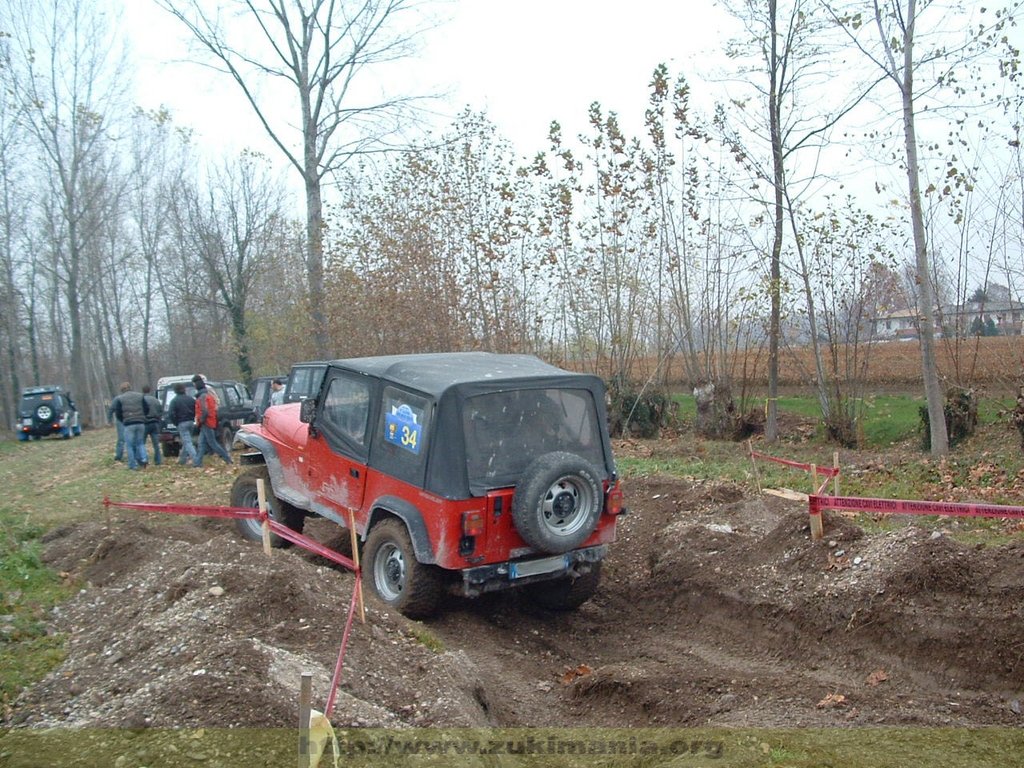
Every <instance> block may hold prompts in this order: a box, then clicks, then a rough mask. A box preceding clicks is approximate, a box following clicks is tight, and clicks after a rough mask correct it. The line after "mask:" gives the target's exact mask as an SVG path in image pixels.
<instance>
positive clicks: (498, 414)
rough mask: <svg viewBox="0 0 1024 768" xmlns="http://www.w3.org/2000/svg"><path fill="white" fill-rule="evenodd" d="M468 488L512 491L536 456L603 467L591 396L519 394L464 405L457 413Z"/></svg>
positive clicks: (570, 391) (528, 391) (549, 391)
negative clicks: (561, 455)
mask: <svg viewBox="0 0 1024 768" xmlns="http://www.w3.org/2000/svg"><path fill="white" fill-rule="evenodd" d="M462 423H463V431H464V433H465V435H466V462H467V469H468V473H469V483H470V486H471V487H488V488H496V487H501V486H506V485H512V484H514V483H515V482H516V480H517V478H518V477H519V475H521V474H522V472H523V470H525V469H526V467H527V466H529V464H530V463H531V462H532V461H533V460H534V459H536V458H537V457H538V456H542V455H543V454H545V453H551V452H552V451H568V452H569V453H574V454H576V455H577V456H580V457H582V458H584V459H586V460H587V461H589V462H591V463H592V464H593V465H594V466H595V467H596V468H597V469H598V470H600V469H601V468H602V467H603V466H604V449H603V446H602V445H601V431H600V429H599V428H598V422H597V409H596V407H595V405H594V398H593V395H592V394H591V393H590V391H589V390H585V389H521V390H513V391H508V392H492V393H489V394H485V395H477V396H475V397H471V398H469V399H467V400H466V403H465V405H464V406H463V410H462Z"/></svg>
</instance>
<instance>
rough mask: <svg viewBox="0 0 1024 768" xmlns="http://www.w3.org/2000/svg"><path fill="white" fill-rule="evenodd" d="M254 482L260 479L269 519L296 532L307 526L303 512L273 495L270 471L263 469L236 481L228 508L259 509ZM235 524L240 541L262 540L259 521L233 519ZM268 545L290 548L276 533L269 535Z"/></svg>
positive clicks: (239, 477)
mask: <svg viewBox="0 0 1024 768" xmlns="http://www.w3.org/2000/svg"><path fill="white" fill-rule="evenodd" d="M257 480H263V492H264V493H265V494H266V497H267V507H268V508H269V509H268V513H269V516H270V518H271V519H272V520H276V521H277V522H279V523H281V524H282V525H285V526H287V527H288V528H291V529H292V530H293V531H295V532H296V533H302V528H303V526H304V525H305V523H306V515H305V513H304V512H303V511H302V510H301V509H297V508H295V507H293V506H292V505H291V504H288V503H287V502H284V501H281V500H280V499H278V498H277V497H276V496H274V491H273V488H272V486H271V485H270V470H268V469H267V467H266V466H262V467H253V468H252V469H250V470H248V471H246V472H243V473H242V474H240V475H239V476H238V477H237V478H236V480H235V484H234V485H233V486H231V506H232V507H251V508H253V509H259V507H260V499H259V489H258V488H257V485H256V481H257ZM235 523H236V524H237V525H238V532H239V534H241V536H242V538H243V539H246V540H247V541H262V540H263V526H262V525H261V524H260V521H259V520H253V519H250V518H244V519H242V518H239V519H238V520H235ZM270 544H271V546H274V547H281V548H284V547H289V546H291V542H290V541H287V540H286V539H282V538H281V537H280V536H278V535H277V534H275V533H271V534H270Z"/></svg>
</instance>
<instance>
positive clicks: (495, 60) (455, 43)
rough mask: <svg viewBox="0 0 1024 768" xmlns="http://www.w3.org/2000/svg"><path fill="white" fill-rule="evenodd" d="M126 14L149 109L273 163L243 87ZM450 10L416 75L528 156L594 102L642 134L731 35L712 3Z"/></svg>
mask: <svg viewBox="0 0 1024 768" xmlns="http://www.w3.org/2000/svg"><path fill="white" fill-rule="evenodd" d="M212 2H214V0H211V3H212ZM125 6H126V8H125V12H124V14H123V15H122V16H121V18H120V22H119V23H120V24H122V25H123V28H124V30H125V31H126V32H127V33H128V34H129V36H130V38H131V40H132V44H133V47H134V49H135V53H136V56H137V57H138V59H139V62H140V67H139V70H138V73H137V74H138V80H139V85H140V89H141V90H140V95H139V100H140V102H141V103H142V105H143V106H144V107H147V108H155V107H157V106H160V105H161V104H163V105H166V106H168V107H170V108H171V109H172V110H173V112H174V114H175V119H176V121H177V122H178V123H179V124H183V125H188V126H191V127H193V128H195V129H196V131H197V132H198V134H199V136H200V140H201V141H202V142H203V143H204V144H206V145H207V146H211V148H213V147H225V148H230V147H234V148H237V149H241V148H242V147H241V146H239V145H242V146H244V145H246V144H255V145H257V146H258V147H259V148H261V149H264V150H265V151H268V152H269V151H272V150H270V149H269V145H267V144H266V143H265V140H264V139H263V137H262V134H261V130H262V129H260V128H259V126H258V125H257V124H256V121H255V118H254V117H253V115H252V114H251V110H250V109H249V107H248V106H247V104H245V102H244V101H243V100H242V98H241V96H240V95H239V94H238V93H236V87H235V86H234V84H233V83H228V82H225V80H226V78H224V79H221V78H220V77H215V76H213V75H212V74H211V73H210V72H209V71H208V70H207V71H204V70H202V69H200V68H198V67H195V66H191V65H188V64H186V63H182V62H181V61H180V60H181V59H183V58H185V57H186V56H187V49H186V47H185V40H187V37H186V35H185V32H184V27H183V26H182V25H180V23H179V22H177V21H176V20H175V19H173V18H172V17H170V16H169V15H168V14H166V13H165V12H163V11H161V10H160V9H159V8H157V7H156V6H155V4H154V3H153V0H125ZM448 8H449V10H450V14H449V15H450V19H451V20H450V21H449V22H448V23H447V24H445V25H443V26H442V27H440V28H439V29H437V30H436V31H434V32H433V33H431V34H430V36H429V37H428V38H427V45H426V49H425V51H424V53H423V55H422V57H421V59H420V60H418V61H417V62H415V63H412V62H411V63H410V67H415V72H416V75H417V77H418V79H419V80H420V81H421V82H422V84H423V87H424V88H430V87H431V83H433V84H435V86H434V87H435V90H437V89H445V90H450V91H451V92H452V97H451V100H450V103H449V105H448V107H447V111H448V113H449V114H451V115H454V114H455V113H457V112H459V111H460V110H461V109H462V108H463V107H465V106H467V105H468V106H470V107H472V108H473V109H475V110H486V112H487V113H488V115H489V116H490V118H491V120H492V121H493V122H494V123H496V124H497V126H498V128H499V129H500V131H501V133H502V134H503V135H504V136H506V137H507V138H509V139H510V140H511V141H512V142H513V144H514V146H515V148H516V150H517V151H518V152H520V153H522V154H526V155H532V154H533V153H534V152H535V151H537V150H539V149H541V148H544V147H545V145H546V136H547V129H548V125H549V124H550V122H551V121H552V120H553V119H557V120H558V121H559V122H560V123H561V124H562V126H563V129H564V131H565V133H566V134H567V135H569V136H571V135H574V134H576V133H578V132H580V131H585V130H586V128H587V126H586V119H587V109H588V107H589V105H590V103H591V102H593V101H595V100H596V101H598V102H600V103H601V105H602V106H603V107H604V109H605V110H606V111H616V112H618V113H619V116H620V119H621V120H622V122H623V125H624V127H625V128H626V130H627V132H628V133H630V134H636V133H638V132H640V131H641V130H642V119H643V111H644V109H645V107H646V104H647V96H648V88H647V84H648V82H649V81H650V77H651V73H652V72H653V70H654V67H655V66H656V65H657V64H659V63H662V62H664V63H665V64H667V65H668V66H669V70H670V73H671V75H672V76H673V77H674V76H675V75H676V74H678V73H680V72H685V73H687V75H688V77H691V79H693V78H692V76H691V73H692V72H693V71H695V68H697V67H701V68H707V66H708V63H709V61H710V59H711V57H712V55H713V54H715V53H716V52H720V50H721V46H722V42H723V41H724V39H725V37H726V34H727V32H726V30H727V26H726V25H727V23H728V21H727V17H726V16H725V15H724V14H723V12H722V11H721V9H719V8H717V7H716V5H715V3H714V2H712V0H673V1H672V2H665V0H631V2H629V3H623V2H621V0H614V1H613V0H457V1H456V2H453V3H451V4H450V5H449V6H448ZM439 122H440V123H441V126H440V127H444V126H445V125H446V124H447V123H446V122H445V121H444V120H440V121H439Z"/></svg>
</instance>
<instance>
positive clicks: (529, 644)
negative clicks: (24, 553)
mask: <svg viewBox="0 0 1024 768" xmlns="http://www.w3.org/2000/svg"><path fill="white" fill-rule="evenodd" d="M627 492H628V494H629V500H630V504H629V506H630V514H629V515H628V516H626V517H624V518H623V519H622V520H621V525H620V530H619V534H620V536H619V541H618V542H617V543H616V544H615V545H614V546H613V547H612V548H611V555H610V558H609V560H608V561H607V564H606V568H605V576H604V581H603V582H602V585H601V588H600V589H599V591H598V593H597V595H596V596H595V597H594V599H593V600H591V601H590V602H589V603H587V604H586V605H584V606H583V607H582V608H581V609H580V610H578V611H576V612H573V613H569V614H559V613H551V612H547V611H543V610H541V609H538V608H536V607H534V606H530V605H523V604H520V603H519V601H518V599H517V597H516V595H515V594H514V593H507V594H497V595H491V596H486V597H485V598H483V599H479V600H463V599H458V598H451V599H450V600H449V601H448V604H447V605H446V606H445V611H444V613H443V614H442V615H441V616H439V617H438V618H436V619H434V620H431V621H429V622H411V621H408V620H406V619H405V618H404V617H402V616H399V615H395V614H393V613H390V612H388V611H386V610H383V609H382V608H381V606H380V604H378V603H376V602H374V601H373V600H372V598H370V597H369V595H368V602H367V609H368V610H367V621H366V624H360V623H358V621H357V622H356V624H354V627H353V633H352V636H351V639H350V642H349V646H348V649H347V655H346V658H345V669H344V672H343V675H342V684H341V691H340V694H339V698H338V703H337V709H336V711H335V713H334V718H333V720H334V721H335V723H336V724H339V725H342V726H348V725H352V726H385V727H406V726H419V725H435V726H466V727H478V726H551V727H558V726H614V727H625V726H633V727H655V726H696V725H749V726H765V727H771V726H796V725H829V726H835V725H842V726H857V725H879V724H885V725H897V724H922V725H955V726H982V725H996V724H999V725H1021V724H1022V722H1024V720H1022V716H1021V714H1020V712H1021V704H1020V700H1021V698H1022V696H1024V664H1022V663H1021V659H1022V657H1024V641H1022V640H1021V639H1020V626H1021V619H1022V616H1024V568H1022V565H1024V544H1013V545H1008V546H1005V547H990V548H976V547H970V546H967V545H964V544H961V543H958V542H957V541H954V540H953V539H952V538H950V537H949V536H947V535H945V534H943V533H941V532H932V531H926V530H923V529H920V528H917V527H915V526H914V525H912V524H908V525H906V526H904V527H900V528H896V529H894V530H891V531H887V532H885V533H871V534H868V533H865V532H864V531H863V530H861V529H860V528H859V527H857V526H856V525H854V524H853V523H852V522H850V521H849V520H848V519H846V518H844V517H840V516H832V517H830V516H826V518H825V530H826V536H825V538H824V539H823V540H821V541H818V542H814V543H812V542H811V541H810V532H809V526H808V516H807V512H806V507H805V506H803V505H801V504H799V503H797V502H791V501H787V500H784V499H780V498H777V497H773V496H763V497H761V496H758V497H746V496H744V493H743V489H742V488H740V487H739V486H735V485H731V484H715V483H703V482H699V481H694V480H680V479H675V478H666V477H655V478H636V479H632V480H630V481H629V484H628V486H627ZM308 530H309V532H310V534H311V535H313V536H314V537H316V538H319V539H320V540H322V541H332V542H335V543H337V541H338V538H337V529H335V528H333V527H332V525H331V524H330V523H327V522H326V521H321V520H316V521H310V523H309V526H308ZM46 546H47V550H46V557H47V560H48V562H49V563H50V564H51V565H52V566H53V567H54V568H55V569H57V570H60V571H65V572H68V573H70V574H72V577H73V578H74V579H76V580H77V583H78V584H79V585H80V587H81V588H80V591H79V592H78V594H77V595H76V596H75V597H74V598H73V599H71V600H70V601H68V603H67V604H65V605H63V606H61V608H60V610H59V612H58V613H57V614H56V615H55V616H54V617H53V625H54V629H55V631H60V632H64V633H66V634H67V637H68V656H67V660H66V661H65V663H64V664H63V665H62V666H60V667H59V668H57V669H56V670H54V671H53V673H51V674H50V675H49V676H48V677H47V678H46V679H45V680H44V681H42V682H41V683H39V684H38V685H36V686H34V687H33V688H32V689H31V690H29V691H26V692H25V693H24V694H23V695H22V697H21V698H20V699H19V700H18V701H17V702H16V704H15V707H14V711H13V715H12V719H11V723H12V724H16V725H26V726H47V725H57V724H63V725H101V726H130V727H133V728H137V727H145V726H214V725H237V726H253V727H255V726H282V725H283V726H290V725H291V724H293V723H294V722H295V721H296V719H297V705H298V701H297V698H298V697H297V691H298V682H299V675H300V673H301V672H303V671H308V672H311V673H312V674H313V675H314V705H315V706H321V707H322V706H323V702H324V700H325V699H326V696H327V689H328V686H329V683H330V678H331V674H332V671H333V666H334V663H335V660H336V658H337V653H338V648H339V645H340V643H341V638H342V631H343V628H344V621H345V616H346V612H347V609H348V604H349V600H350V598H351V594H352V589H353V585H354V577H353V576H352V575H351V574H349V573H347V572H345V571H343V570H340V569H337V568H334V567H331V566H329V565H328V564H326V563H324V561H323V560H321V559H319V558H316V557H313V556H312V555H309V554H307V553H304V552H302V551H300V550H296V549H292V550H287V551H276V552H275V553H274V555H273V557H270V558H267V557H266V556H265V555H264V554H263V552H262V550H261V549H260V548H259V547H258V546H253V545H251V544H244V543H242V542H240V541H239V540H238V538H237V536H236V535H235V533H234V529H233V526H232V525H231V524H230V523H229V522H225V521H220V520H204V519H182V520H178V519H174V520H171V521H168V520H167V519H159V518H158V517H149V518H147V517H145V516H140V517H134V516H133V517H130V518H129V517H127V516H126V517H125V519H123V520H120V521H118V520H115V521H113V522H112V523H111V524H109V526H108V525H107V524H99V523H96V524H83V525H77V526H71V527H66V528H62V529H59V530H57V531H54V532H52V533H51V534H50V535H49V536H48V537H47V541H46Z"/></svg>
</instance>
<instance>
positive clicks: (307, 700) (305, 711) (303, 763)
mask: <svg viewBox="0 0 1024 768" xmlns="http://www.w3.org/2000/svg"><path fill="white" fill-rule="evenodd" d="M261 482H262V481H261ZM312 709H313V676H312V675H311V674H309V673H308V672H303V673H302V678H301V680H300V682H299V768H309V715H310V711H311V710H312Z"/></svg>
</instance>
